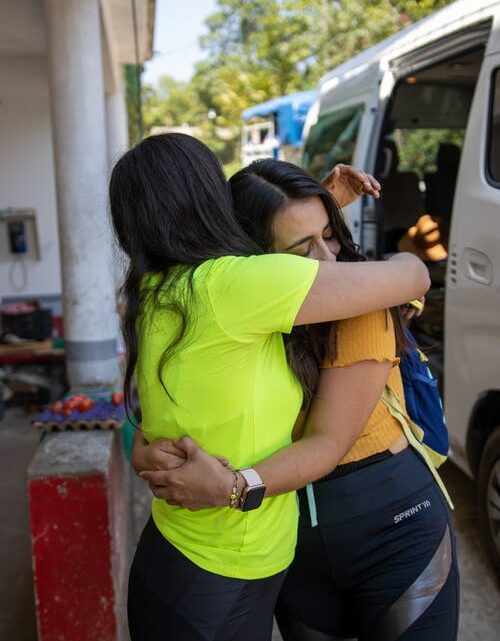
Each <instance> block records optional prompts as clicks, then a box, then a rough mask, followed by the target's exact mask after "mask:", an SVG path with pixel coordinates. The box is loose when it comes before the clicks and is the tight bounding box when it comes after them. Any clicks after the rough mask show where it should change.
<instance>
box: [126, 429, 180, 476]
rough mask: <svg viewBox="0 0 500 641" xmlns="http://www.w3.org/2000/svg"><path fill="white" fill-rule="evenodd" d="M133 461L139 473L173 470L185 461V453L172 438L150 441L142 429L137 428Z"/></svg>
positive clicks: (133, 465)
mask: <svg viewBox="0 0 500 641" xmlns="http://www.w3.org/2000/svg"><path fill="white" fill-rule="evenodd" d="M131 462H132V467H133V468H134V470H135V471H136V473H137V474H139V473H140V472H142V471H144V470H171V469H174V468H176V467H179V466H180V465H182V464H183V463H184V462H185V453H184V450H182V449H181V448H179V447H177V446H176V445H175V441H171V440H170V439H166V438H160V439H157V440H156V441H152V442H151V443H148V442H147V441H146V440H145V439H144V437H143V435H142V432H141V430H137V431H136V433H135V435H134V442H133V445H132V461H131Z"/></svg>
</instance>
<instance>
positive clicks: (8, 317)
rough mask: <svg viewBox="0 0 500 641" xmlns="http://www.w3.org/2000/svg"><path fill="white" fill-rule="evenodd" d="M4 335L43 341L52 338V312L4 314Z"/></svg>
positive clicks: (44, 310) (38, 310)
mask: <svg viewBox="0 0 500 641" xmlns="http://www.w3.org/2000/svg"><path fill="white" fill-rule="evenodd" d="M1 317H2V333H4V334H15V335H16V336H19V338H27V339H31V340H35V341H43V340H45V339H47V338H52V329H53V325H52V310H50V309H35V310H33V311H32V312H17V313H9V312H2V315H1Z"/></svg>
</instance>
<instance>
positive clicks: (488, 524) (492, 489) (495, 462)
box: [477, 426, 500, 576]
mask: <svg viewBox="0 0 500 641" xmlns="http://www.w3.org/2000/svg"><path fill="white" fill-rule="evenodd" d="M477 491H478V503H479V516H480V520H481V529H482V531H483V534H484V536H485V539H486V545H487V547H488V550H489V552H490V555H491V557H492V559H493V565H494V567H495V570H496V571H497V573H498V575H499V576H500V426H499V427H497V428H496V429H495V430H494V431H493V433H492V434H491V435H490V437H489V438H488V440H487V441H486V445H485V446H484V449H483V453H482V455H481V461H480V463H479V473H478V477H477ZM493 502H494V505H495V506H496V515H495V516H493Z"/></svg>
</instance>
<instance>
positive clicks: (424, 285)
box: [416, 259, 431, 298]
mask: <svg viewBox="0 0 500 641" xmlns="http://www.w3.org/2000/svg"><path fill="white" fill-rule="evenodd" d="M417 260H418V262H419V265H418V272H419V273H418V281H419V292H418V296H416V298H420V297H421V296H425V294H426V293H427V292H428V290H429V288H430V286H431V278H430V275H429V270H428V269H427V266H426V265H425V263H423V262H422V261H421V260H420V259H417Z"/></svg>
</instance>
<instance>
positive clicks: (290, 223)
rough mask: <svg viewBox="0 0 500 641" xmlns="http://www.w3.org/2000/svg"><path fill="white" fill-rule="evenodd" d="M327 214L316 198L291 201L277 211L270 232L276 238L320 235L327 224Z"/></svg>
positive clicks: (319, 200)
mask: <svg viewBox="0 0 500 641" xmlns="http://www.w3.org/2000/svg"><path fill="white" fill-rule="evenodd" d="M329 222H330V221H329V218H328V214H327V212H326V209H325V206H324V205H323V202H322V200H321V199H320V198H319V197H318V196H314V197H312V198H307V199H302V200H291V201H289V202H288V203H287V205H286V206H285V207H284V208H283V209H282V210H281V211H279V212H278V213H277V214H276V216H275V218H274V221H273V225H272V232H273V236H274V237H275V238H276V237H278V236H286V237H287V238H290V236H291V235H292V236H296V235H297V234H299V235H300V237H303V236H309V235H311V236H312V235H314V234H318V233H322V232H323V230H324V228H325V226H327V225H328V224H329Z"/></svg>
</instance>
